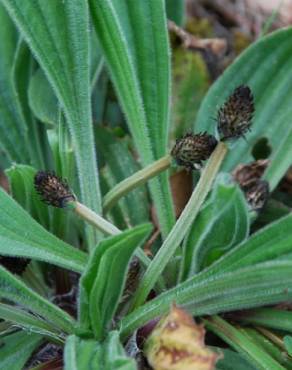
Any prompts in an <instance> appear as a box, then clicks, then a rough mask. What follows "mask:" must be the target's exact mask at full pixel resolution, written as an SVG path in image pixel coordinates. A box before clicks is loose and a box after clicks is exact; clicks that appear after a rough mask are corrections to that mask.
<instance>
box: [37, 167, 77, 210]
mask: <svg viewBox="0 0 292 370" xmlns="http://www.w3.org/2000/svg"><path fill="white" fill-rule="evenodd" d="M34 186H35V189H36V191H37V192H38V193H39V195H40V196H41V199H42V201H43V202H45V203H47V204H48V205H51V206H53V207H58V208H65V207H66V206H67V205H68V203H70V202H74V201H76V197H75V195H74V194H73V193H72V191H71V190H70V188H69V186H68V184H67V182H66V181H65V180H62V179H61V178H60V177H58V176H56V175H55V174H54V173H53V172H47V171H39V172H37V174H36V175H35V178H34Z"/></svg>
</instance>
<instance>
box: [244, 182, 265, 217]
mask: <svg viewBox="0 0 292 370" xmlns="http://www.w3.org/2000/svg"><path fill="white" fill-rule="evenodd" d="M269 193H270V192H269V183H268V182H267V181H265V180H258V181H257V182H255V183H254V184H253V186H251V187H250V188H249V189H248V190H246V191H245V197H246V200H247V202H248V204H249V206H250V208H251V209H252V210H253V211H257V212H259V211H261V210H262V209H263V208H264V206H265V204H266V202H267V200H268V198H269Z"/></svg>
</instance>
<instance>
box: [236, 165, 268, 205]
mask: <svg viewBox="0 0 292 370" xmlns="http://www.w3.org/2000/svg"><path fill="white" fill-rule="evenodd" d="M268 165H269V160H267V159H261V160H258V161H254V162H251V163H248V164H241V165H239V166H237V167H236V169H235V170H234V171H233V173H232V176H233V179H234V181H236V182H237V183H238V184H239V186H240V188H241V190H242V191H243V192H244V195H245V198H246V200H247V202H248V204H249V206H250V208H251V209H252V210H253V211H261V210H262V208H263V207H264V206H265V204H266V201H267V200H268V197H269V183H268V182H267V181H265V180H262V179H261V177H262V176H263V174H264V172H265V169H266V168H267V166H268Z"/></svg>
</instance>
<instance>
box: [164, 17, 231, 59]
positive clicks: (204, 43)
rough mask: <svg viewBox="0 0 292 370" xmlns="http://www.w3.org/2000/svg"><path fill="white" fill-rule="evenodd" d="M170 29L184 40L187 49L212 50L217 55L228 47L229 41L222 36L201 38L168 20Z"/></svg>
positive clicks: (221, 53) (183, 43)
mask: <svg viewBox="0 0 292 370" xmlns="http://www.w3.org/2000/svg"><path fill="white" fill-rule="evenodd" d="M168 30H169V31H170V32H173V33H174V34H175V35H176V36H177V37H178V38H179V39H180V40H181V42H182V45H183V47H184V48H186V49H195V50H206V49H208V50H210V51H211V52H212V53H213V54H215V55H223V54H224V53H225V51H226V48H227V42H226V40H225V39H222V38H210V39H201V38H199V37H196V36H194V35H192V34H190V33H188V32H186V31H185V30H184V29H182V28H181V27H179V26H178V25H177V24H175V22H173V21H170V20H169V21H168Z"/></svg>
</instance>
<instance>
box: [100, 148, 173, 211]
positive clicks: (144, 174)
mask: <svg viewBox="0 0 292 370" xmlns="http://www.w3.org/2000/svg"><path fill="white" fill-rule="evenodd" d="M171 161H172V158H171V156H170V155H166V156H165V157H162V158H160V159H158V160H157V161H155V162H153V163H151V164H150V165H149V166H147V167H145V168H143V169H142V170H140V171H138V172H136V173H134V174H133V175H132V176H130V177H128V178H127V179H125V180H124V181H121V182H120V183H119V184H117V185H116V186H115V187H114V188H113V189H111V190H110V191H109V192H108V193H107V194H106V195H105V197H104V202H103V210H104V213H105V214H106V213H107V212H108V211H109V210H110V209H111V208H112V207H113V206H114V205H115V204H116V203H117V201H118V200H119V199H120V198H121V197H123V196H124V195H126V194H128V193H129V192H130V191H131V190H133V189H135V188H137V187H138V186H140V185H143V184H145V182H147V181H148V180H149V179H151V178H152V177H154V176H156V175H158V174H159V173H161V172H162V171H165V170H166V169H168V168H169V167H170V165H171Z"/></svg>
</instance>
